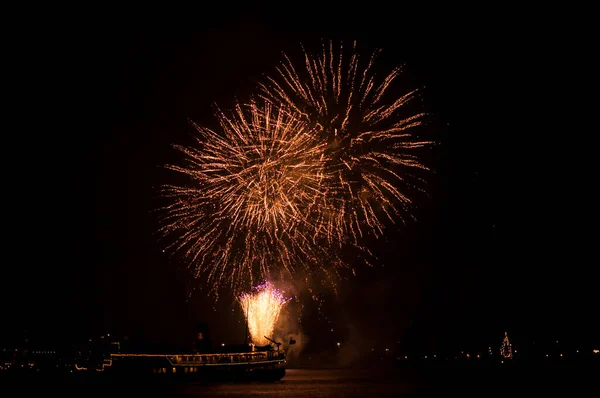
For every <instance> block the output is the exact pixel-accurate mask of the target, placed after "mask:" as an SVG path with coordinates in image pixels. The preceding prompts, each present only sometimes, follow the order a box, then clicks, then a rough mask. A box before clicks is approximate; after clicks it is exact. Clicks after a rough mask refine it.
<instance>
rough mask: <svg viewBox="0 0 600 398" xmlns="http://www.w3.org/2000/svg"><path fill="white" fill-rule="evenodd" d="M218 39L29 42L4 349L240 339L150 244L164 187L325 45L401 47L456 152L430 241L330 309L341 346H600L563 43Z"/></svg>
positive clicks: (420, 30)
mask: <svg viewBox="0 0 600 398" xmlns="http://www.w3.org/2000/svg"><path fill="white" fill-rule="evenodd" d="M248 15H249V14H248ZM207 19H208V20H210V22H209V23H206V21H207ZM203 21H204V24H203V25H202V29H201V30H198V31H191V30H189V31H175V32H174V31H172V30H170V29H165V31H163V32H160V31H158V30H156V31H152V30H150V29H137V30H127V31H125V30H122V29H118V28H114V29H113V28H111V27H109V26H108V25H99V24H98V25H96V24H91V25H89V26H86V25H85V24H79V25H78V26H75V25H73V26H72V27H71V26H70V25H69V24H65V25H62V27H61V28H60V29H59V28H56V29H47V30H44V29H40V31H39V32H38V31H35V32H32V33H31V37H20V39H19V40H18V41H15V44H14V50H15V51H14V53H15V56H14V58H13V63H12V67H11V74H10V75H8V80H9V82H8V85H9V88H10V93H11V97H12V101H11V105H10V106H9V107H8V110H9V111H10V115H9V116H10V117H11V120H12V119H13V118H14V120H15V123H14V124H11V129H10V130H12V131H10V130H9V131H6V132H5V134H6V137H7V140H6V141H5V146H4V153H5V159H6V160H7V167H6V168H5V187H6V188H5V190H4V197H5V199H7V200H8V203H9V204H10V205H5V218H6V219H8V228H6V229H5V232H6V233H5V242H6V244H5V250H4V252H5V260H4V267H3V272H6V273H5V274H4V275H6V276H5V277H4V278H3V279H2V285H3V293H4V294H3V303H2V308H3V311H2V313H3V318H2V319H3V322H2V324H3V325H7V327H5V326H3V334H5V335H8V334H10V333H12V332H18V331H20V330H22V329H25V328H27V329H29V330H35V331H40V332H42V333H45V334H46V335H47V336H53V337H64V338H65V339H67V338H70V337H71V336H72V337H80V336H86V335H88V334H96V333H104V332H106V331H113V333H121V334H127V335H140V336H144V337H145V338H146V339H148V340H151V341H160V342H162V341H168V342H172V341H177V340H178V339H186V338H187V334H186V333H188V332H189V330H190V327H191V326H190V325H193V324H194V323H195V322H197V321H206V322H209V323H210V325H211V329H212V331H213V334H219V335H220V336H222V337H223V338H224V339H228V340H235V339H237V338H238V336H239V335H240V334H241V333H243V329H242V326H241V323H240V319H239V314H237V313H235V312H232V311H231V308H232V305H231V304H230V303H221V304H219V305H220V307H219V308H218V311H217V312H215V311H212V310H211V309H210V307H211V304H210V302H209V300H208V299H206V298H204V297H203V296H202V295H200V296H198V295H192V298H191V300H189V301H186V299H187V297H188V290H189V286H190V285H193V283H191V282H190V280H189V279H188V278H187V277H186V274H185V272H184V270H181V269H179V268H178V267H180V266H181V264H178V263H176V262H174V261H171V260H169V259H168V258H167V257H166V256H165V255H164V254H163V253H162V252H161V247H160V246H159V245H158V243H157V241H156V237H155V236H153V231H154V230H155V227H156V224H155V221H154V219H153V218H152V214H151V210H152V209H153V208H154V206H155V201H154V199H153V195H154V192H155V186H156V185H158V184H160V183H161V182H162V180H161V178H164V172H163V171H161V169H160V166H161V165H162V164H165V163H167V162H170V161H172V160H173V159H174V156H175V154H174V152H173V151H172V149H171V148H170V147H169V145H170V144H172V143H186V142H189V135H190V134H191V133H192V132H193V130H192V128H191V127H190V125H189V124H188V118H189V119H193V120H195V121H197V122H199V123H201V124H210V123H213V122H214V119H213V118H212V110H211V106H212V104H213V103H215V102H216V103H219V104H226V103H227V101H231V99H232V98H233V97H234V96H240V97H243V96H244V95H246V94H247V93H249V92H252V91H253V89H254V83H255V82H256V80H257V79H258V78H260V76H261V74H262V73H264V72H267V71H268V70H272V68H273V67H274V66H275V65H276V63H277V62H278V61H279V60H280V57H279V56H280V51H282V50H285V51H295V50H297V48H298V44H299V43H300V42H301V41H311V40H318V39H320V38H322V37H323V38H334V39H356V40H358V41H359V45H361V44H364V45H365V46H376V47H380V48H382V49H383V51H384V53H383V54H384V55H385V57H384V58H385V62H388V63H389V64H390V67H391V66H395V65H396V64H406V66H407V73H406V75H405V77H406V78H407V79H409V83H410V84H411V85H413V86H414V87H417V86H425V87H426V89H425V104H426V106H427V107H428V110H429V111H430V112H431V113H432V115H433V116H432V119H431V120H432V121H431V129H432V134H434V135H436V136H437V137H438V139H439V141H440V143H441V145H440V146H439V147H438V150H437V152H436V153H435V155H432V158H431V159H430V160H431V162H433V163H434V164H435V167H436V170H437V175H436V176H435V177H432V178H431V181H430V182H429V186H430V193H431V198H430V199H427V200H426V199H423V201H422V202H421V203H419V205H420V207H419V209H418V211H417V216H418V220H417V222H415V223H412V224H409V225H408V226H407V227H405V228H404V229H402V230H400V231H398V232H396V233H394V232H390V235H389V236H388V242H387V243H381V244H379V245H376V246H375V249H376V250H377V253H378V254H379V255H380V256H381V257H382V258H383V259H384V262H385V264H386V266H385V267H383V268H381V267H378V268H373V269H359V270H358V274H359V275H358V277H356V278H353V279H352V278H351V279H350V280H348V281H346V282H345V283H343V284H342V285H341V288H340V294H339V296H338V297H335V298H330V300H329V301H328V302H327V305H326V314H325V316H326V317H327V318H328V319H329V320H330V321H331V322H332V324H331V326H332V327H335V329H336V330H340V334H339V335H337V336H336V338H341V339H355V340H356V341H369V342H373V341H376V342H377V343H381V344H384V343H385V344H387V341H392V340H394V339H396V338H398V339H401V338H403V337H405V338H407V339H408V337H407V336H409V335H410V336H412V337H411V339H414V338H415V337H414V336H418V339H421V340H422V341H424V342H425V343H423V344H426V345H427V344H434V345H435V346H436V347H443V346H446V347H451V346H453V345H469V344H471V345H483V346H486V345H487V344H488V342H489V343H490V344H496V345H498V344H499V341H500V340H499V339H500V338H501V336H502V334H503V331H504V330H509V331H510V332H511V333H514V335H516V336H520V337H521V338H522V339H531V338H537V337H536V336H540V338H548V339H554V338H555V336H556V337H557V338H558V337H561V338H562V336H566V337H568V338H570V339H575V340H585V341H590V340H591V339H592V338H593V336H598V335H600V331H599V330H598V327H597V326H595V322H594V319H593V311H594V308H595V306H596V304H597V302H598V301H597V299H596V298H595V294H594V290H595V289H597V279H596V276H595V275H596V274H597V271H596V268H597V265H596V263H597V261H596V260H595V258H596V254H595V253H594V250H593V248H594V245H595V243H594V238H593V236H595V230H596V228H595V227H596V222H595V211H596V210H595V209H593V208H592V205H595V203H593V202H594V201H593V199H592V198H593V197H592V196H591V193H592V192H593V185H594V181H595V180H594V179H593V178H591V177H590V174H591V173H592V172H591V171H590V170H592V166H591V164H590V163H591V159H593V157H590V154H589V152H590V150H591V145H592V142H593V140H592V139H591V138H590V135H592V134H593V130H592V129H591V128H590V126H589V125H588V124H587V120H586V119H585V117H584V116H583V115H582V114H584V113H585V109H588V108H589V107H590V106H586V105H584V104H582V102H583V101H584V96H583V95H582V93H581V91H580V88H579V87H581V86H580V85H579V80H580V77H581V74H582V73H583V72H584V71H583V69H582V67H581V66H580V63H581V62H583V61H581V60H580V58H579V57H578V56H577V50H576V49H573V48H571V49H570V50H568V51H567V50H565V48H567V47H569V46H566V45H565V44H564V42H561V41H560V40H561V39H560V38H561V37H563V36H561V32H560V31H559V30H556V28H555V27H552V26H544V27H541V26H529V25H528V24H525V23H523V21H518V20H513V21H512V22H510V23H508V22H507V21H506V20H503V19H502V18H500V17H498V20H480V21H479V22H476V23H475V22H473V21H472V20H470V19H468V18H467V17H466V16H465V17H461V18H449V19H448V20H446V21H445V22H443V23H440V22H433V21H431V22H423V23H416V22H414V21H413V22H410V21H407V19H406V18H401V19H399V20H398V21H397V23H380V22H378V21H377V20H370V21H369V22H366V23H365V22H361V23H358V22H357V20H351V21H350V20H348V21H344V20H341V21H337V23H325V22H319V21H313V22H311V23H307V22H306V20H304V21H301V20H299V21H294V20H289V19H288V20H280V19H279V20H278V19H276V18H267V17H259V16H253V17H252V16H243V17H242V16H238V17H236V16H233V17H232V16H229V17H228V18H224V17H222V18H219V17H215V18H206V17H205V18H203ZM274 21H278V22H274ZM409 22H410V23H409ZM356 26H360V27H361V29H360V30H357V29H356ZM307 29H310V30H311V31H310V32H303V31H305V30H307ZM11 49H12V48H11ZM13 67H14V69H13ZM575 89H576V90H577V91H575ZM5 203H7V202H5ZM6 238H8V240H6ZM197 283H201V281H198V282H197ZM309 307H310V305H309ZM311 314H312V315H311ZM304 322H305V326H304V329H305V332H306V333H308V334H309V335H310V336H311V340H312V341H318V340H319V338H320V336H322V334H321V331H322V330H326V329H327V328H328V327H329V326H330V324H329V323H328V321H326V320H324V319H323V316H321V317H316V316H314V311H312V312H311V310H310V309H307V315H306V319H305V321H304ZM373 325H377V327H373ZM322 338H323V339H328V338H331V337H322ZM418 339H417V340H418ZM596 341H597V340H596ZM432 342H433V343H432Z"/></svg>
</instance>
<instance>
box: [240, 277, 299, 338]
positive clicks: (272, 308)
mask: <svg viewBox="0 0 600 398" xmlns="http://www.w3.org/2000/svg"><path fill="white" fill-rule="evenodd" d="M288 301H289V300H288V299H287V298H285V297H284V295H283V293H282V292H281V291H279V290H277V289H275V288H274V287H273V285H272V284H270V283H268V282H265V283H263V284H261V285H259V286H256V287H254V288H253V289H252V292H250V293H244V294H242V295H241V296H240V298H239V302H240V305H241V307H242V310H243V311H244V316H245V317H246V322H247V325H248V332H249V333H250V338H251V339H252V342H253V343H254V344H256V345H261V346H262V345H266V344H268V342H269V341H268V340H267V339H266V337H268V338H272V334H273V329H274V328H275V324H276V322H277V319H278V318H279V314H280V313H281V309H282V308H283V307H284V306H285V304H286V303H287V302H288Z"/></svg>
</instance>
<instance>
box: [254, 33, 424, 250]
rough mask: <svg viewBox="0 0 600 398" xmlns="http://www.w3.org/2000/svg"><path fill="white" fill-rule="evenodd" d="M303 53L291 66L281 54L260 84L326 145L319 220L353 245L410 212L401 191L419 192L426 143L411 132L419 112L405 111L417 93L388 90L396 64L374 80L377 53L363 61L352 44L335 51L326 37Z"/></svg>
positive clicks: (419, 118)
mask: <svg viewBox="0 0 600 398" xmlns="http://www.w3.org/2000/svg"><path fill="white" fill-rule="evenodd" d="M303 50H304V49H303ZM303 52H304V54H303V55H304V56H303V58H304V59H303V60H302V61H303V62H298V63H297V64H295V63H294V62H292V60H291V59H290V58H289V57H288V56H287V55H285V56H284V61H283V62H282V64H281V65H280V66H279V67H278V68H277V72H278V73H277V74H276V75H275V76H274V77H269V78H268V79H267V81H266V82H265V83H263V84H261V91H262V97H263V98H264V99H266V100H267V101H270V102H272V103H273V104H283V106H285V107H288V108H290V109H291V110H292V111H293V112H294V115H295V117H298V118H299V119H300V120H303V121H305V122H307V123H308V125H309V126H311V127H314V128H315V130H316V133H317V135H318V137H319V142H321V143H323V144H325V145H326V147H327V149H326V150H325V154H326V164H325V172H324V175H325V179H326V182H325V185H326V186H327V187H328V194H327V196H326V199H327V200H326V203H325V204H323V205H322V208H323V209H324V211H323V212H322V215H323V216H324V217H323V218H322V219H321V220H320V221H321V224H320V225H321V226H322V228H323V230H324V231H327V233H328V236H329V237H332V236H335V237H336V238H342V239H337V240H338V241H343V238H345V237H347V238H349V239H350V240H351V241H352V242H351V243H353V244H358V242H359V241H360V239H361V238H362V237H363V236H364V235H365V233H372V234H373V235H374V236H376V237H379V236H381V235H383V233H384V227H385V222H386V221H390V222H392V223H395V222H396V221H398V220H400V221H402V220H403V219H404V216H405V215H408V216H411V213H410V208H411V199H410V197H409V195H408V194H406V191H408V190H410V189H414V188H416V189H419V190H420V189H421V188H419V186H420V185H421V184H420V182H422V181H423V180H422V178H421V177H419V171H422V170H428V168H427V167H426V166H425V165H424V164H422V163H421V162H420V161H419V158H418V156H417V155H418V152H417V150H418V149H419V148H424V147H428V146H429V145H431V144H432V142H431V141H427V140H423V139H419V138H418V137H417V136H416V135H415V134H414V131H415V130H416V129H415V128H416V127H418V126H420V125H422V124H423V120H424V116H425V113H415V112H411V111H410V110H408V104H409V103H411V102H414V101H413V100H414V99H415V98H417V97H418V95H419V92H418V90H413V91H410V92H408V93H404V94H402V95H400V96H397V95H396V96H395V95H393V94H392V93H391V90H390V88H391V87H392V84H393V83H394V82H395V81H396V80H397V78H398V76H399V74H400V68H396V69H393V70H392V71H391V73H388V74H387V75H383V77H382V78H378V76H376V74H375V70H376V68H375V64H376V62H375V60H376V57H377V55H378V54H379V51H376V52H375V53H373V54H372V55H371V56H370V57H368V58H366V59H362V58H361V57H360V56H359V54H358V52H357V51H356V42H354V43H353V45H352V46H351V47H350V46H349V48H344V47H343V44H342V45H340V47H339V50H338V49H337V48H335V49H334V45H333V43H332V42H331V41H330V42H328V43H327V44H325V43H323V45H322V51H319V53H318V55H311V54H310V53H309V52H308V51H306V50H304V51H303ZM325 215H326V216H325ZM333 231H335V232H334V233H332V232H333Z"/></svg>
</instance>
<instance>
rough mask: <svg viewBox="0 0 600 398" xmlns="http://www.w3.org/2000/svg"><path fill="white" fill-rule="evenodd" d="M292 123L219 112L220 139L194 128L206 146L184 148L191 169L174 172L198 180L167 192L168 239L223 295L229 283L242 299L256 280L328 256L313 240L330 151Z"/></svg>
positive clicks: (252, 106) (269, 114)
mask: <svg viewBox="0 0 600 398" xmlns="http://www.w3.org/2000/svg"><path fill="white" fill-rule="evenodd" d="M290 115H291V113H290V112H289V111H288V110H285V109H284V108H281V107H278V108H275V109H274V108H273V107H272V106H271V105H269V104H261V105H260V106H259V104H257V103H256V102H250V103H249V104H248V105H244V106H242V105H239V104H238V105H237V106H236V108H235V111H233V112H232V113H231V114H229V115H226V114H225V113H224V112H218V114H217V116H218V119H219V122H220V127H221V130H220V132H219V133H217V132H215V131H212V130H210V129H207V128H203V127H200V126H198V125H196V124H194V126H195V128H196V130H197V132H198V133H199V136H198V137H197V146H196V147H193V148H192V147H183V146H175V148H176V149H178V150H179V151H181V152H182V153H183V154H184V155H185V158H186V159H187V163H186V164H185V165H181V166H176V165H173V166H168V168H170V169H171V170H174V171H176V172H179V173H182V174H183V175H185V176H187V177H188V179H189V180H188V182H186V184H182V185H168V186H165V187H164V189H163V191H162V193H163V195H164V196H165V197H166V198H168V199H170V204H169V205H168V206H166V207H164V208H163V209H162V210H164V212H163V218H162V227H161V230H160V231H161V232H162V233H163V234H165V235H171V236H175V237H176V239H175V240H174V241H173V243H172V244H171V247H172V248H175V249H178V250H176V251H180V252H183V253H184V254H185V257H187V258H188V260H189V262H190V264H191V265H192V267H193V269H194V271H195V274H196V275H195V276H196V277H202V278H203V279H204V280H205V281H206V282H207V285H208V286H210V287H211V289H212V290H213V292H215V293H216V291H217V290H218V289H219V288H220V287H222V285H224V284H228V285H229V287H230V288H231V289H232V291H234V292H239V291H242V290H248V289H249V288H250V287H251V286H252V285H253V283H255V281H257V280H265V279H269V278H278V279H286V278H288V277H293V276H294V273H295V270H296V268H298V267H302V266H305V267H306V268H307V269H308V268H309V266H310V264H311V263H312V264H314V263H319V262H320V261H321V260H322V259H323V258H327V257H328V254H327V250H326V248H324V247H321V246H319V245H316V244H315V241H314V239H315V237H314V236H313V231H314V230H315V229H317V228H318V227H317V223H318V219H317V218H315V217H314V214H319V213H320V211H321V210H320V208H319V205H320V204H321V203H323V201H324V196H325V195H326V194H327V191H326V190H325V189H324V182H325V180H324V174H323V170H324V166H325V163H326V159H325V154H324V149H325V148H324V144H323V143H321V142H319V141H318V140H317V136H316V134H315V132H314V131H312V128H310V127H309V126H308V125H307V123H306V122H304V121H301V120H299V119H296V118H293V117H291V116H290ZM331 261H334V262H335V259H332V260H331Z"/></svg>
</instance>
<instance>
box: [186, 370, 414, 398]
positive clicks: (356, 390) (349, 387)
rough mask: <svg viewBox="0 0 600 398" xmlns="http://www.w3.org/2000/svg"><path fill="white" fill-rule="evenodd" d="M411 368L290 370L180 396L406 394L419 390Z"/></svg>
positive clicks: (190, 387)
mask: <svg viewBox="0 0 600 398" xmlns="http://www.w3.org/2000/svg"><path fill="white" fill-rule="evenodd" d="M418 387H419V386H418V383H416V379H415V378H414V377H412V376H411V374H410V373H409V372H407V371H402V372H400V371H398V370H396V371H393V370H386V371H383V372H382V371H377V372H374V371H370V370H367V369H364V370H322V369H320V370H305V369H288V370H287V372H286V375H285V377H284V378H283V379H282V380H281V381H279V382H276V383H229V384H213V385H211V384H208V385H202V384H193V383H192V384H187V385H182V386H178V388H177V395H178V396H186V397H194V396H199V397H206V396H209V397H235V396H242V397H402V396H409V395H413V394H414V393H415V392H417V391H418Z"/></svg>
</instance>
